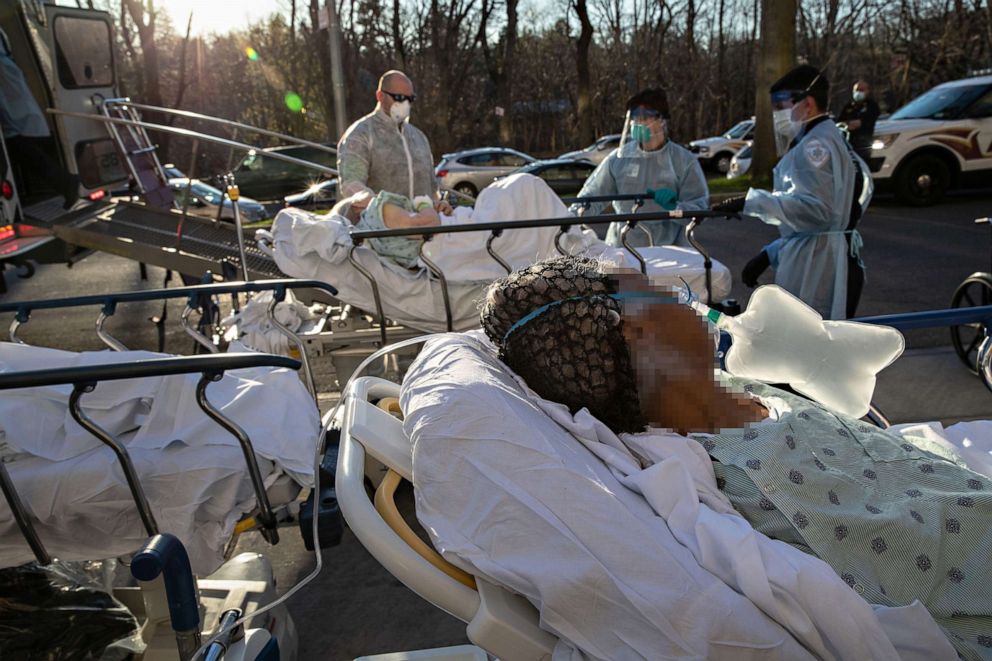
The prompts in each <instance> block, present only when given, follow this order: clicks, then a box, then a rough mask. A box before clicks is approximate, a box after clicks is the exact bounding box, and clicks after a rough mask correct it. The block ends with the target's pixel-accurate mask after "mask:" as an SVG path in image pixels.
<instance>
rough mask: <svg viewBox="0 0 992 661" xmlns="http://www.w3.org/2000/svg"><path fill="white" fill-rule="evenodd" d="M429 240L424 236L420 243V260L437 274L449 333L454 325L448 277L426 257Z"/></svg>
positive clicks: (428, 237)
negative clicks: (425, 248)
mask: <svg viewBox="0 0 992 661" xmlns="http://www.w3.org/2000/svg"><path fill="white" fill-rule="evenodd" d="M430 240H431V237H430V236H425V237H424V240H423V241H422V242H421V244H420V248H419V252H420V261H422V262H423V263H424V265H425V266H427V268H428V270H430V272H431V273H433V274H434V275H435V276H437V279H438V282H440V283H441V298H442V299H443V300H444V318H445V322H446V323H447V329H448V332H449V333H450V332H451V331H452V330H453V328H454V327H453V325H452V322H451V300H450V299H449V298H448V279H447V278H445V277H444V271H442V270H441V268H440V267H439V266H438V265H437V264H435V263H434V262H432V261H431V260H430V259H428V258H427V255H426V254H425V253H424V247H425V246H426V245H427V242H428V241H430Z"/></svg>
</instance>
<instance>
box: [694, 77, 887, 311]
mask: <svg viewBox="0 0 992 661" xmlns="http://www.w3.org/2000/svg"><path fill="white" fill-rule="evenodd" d="M828 91H829V85H828V83H827V79H826V77H825V76H824V75H823V74H822V72H820V71H818V70H817V69H816V68H814V67H812V66H809V65H802V66H798V67H796V68H795V69H793V70H792V71H790V72H789V73H787V74H786V75H785V76H783V77H782V78H780V79H779V80H778V81H777V82H776V83H775V84H774V85H772V87H771V97H772V110H773V115H774V121H775V145H776V148H777V149H778V152H779V155H782V160H780V161H779V163H778V165H776V166H775V170H774V182H773V183H774V186H773V190H772V191H771V192H769V191H766V190H760V189H757V188H752V189H750V190H748V192H747V195H746V196H741V197H737V198H731V199H730V200H727V201H725V202H722V203H720V204H717V205H716V206H715V207H714V209H717V210H720V211H731V212H740V213H743V214H744V215H747V216H755V217H757V218H759V219H761V220H762V221H764V222H766V223H768V224H770V225H777V226H778V230H779V234H780V235H781V236H780V238H779V239H777V240H776V241H774V242H772V243H771V244H769V245H767V246H765V247H764V249H763V250H762V251H761V253H759V254H758V256H757V257H755V258H754V259H752V260H751V261H750V262H749V263H748V264H747V266H745V267H744V272H743V278H742V279H743V281H744V283H745V284H747V285H749V286H752V287H753V286H755V285H756V283H757V279H758V276H759V275H760V274H761V272H762V271H764V270H765V268H767V267H768V266H769V265H771V266H772V267H773V268H774V269H775V284H777V285H779V286H781V287H782V288H783V289H786V290H788V291H789V292H791V293H792V294H794V295H795V296H797V297H799V298H800V299H802V300H803V301H804V302H805V303H807V304H808V305H809V306H810V307H812V308H814V309H815V310H816V311H817V312H819V313H820V314H821V315H822V316H823V318H824V319H845V318H848V317H852V316H854V314H855V311H856V309H857V305H858V300H859V299H860V297H861V287H862V285H863V284H864V264H863V263H862V261H861V235H860V234H859V233H858V230H857V223H858V220H859V219H860V218H861V215H862V214H863V213H864V209H865V208H866V207H867V206H868V202H869V200H870V199H871V193H872V184H871V176H870V175H869V174H868V168H867V166H866V165H865V163H864V162H863V161H862V160H861V159H860V158H859V157H858V156H857V154H855V153H854V150H853V149H852V148H851V146H850V145H849V144H848V143H847V142H846V141H845V140H844V136H843V135H842V134H841V132H840V131H839V130H838V128H837V126H836V124H834V122H833V120H832V119H831V118H830V117H829V116H828V115H827V113H826V107H827V96H828ZM783 154H784V155H783Z"/></svg>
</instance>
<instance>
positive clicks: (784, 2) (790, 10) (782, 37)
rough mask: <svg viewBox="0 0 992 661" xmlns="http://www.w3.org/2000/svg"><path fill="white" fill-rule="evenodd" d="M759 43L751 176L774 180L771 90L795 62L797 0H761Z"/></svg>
mask: <svg viewBox="0 0 992 661" xmlns="http://www.w3.org/2000/svg"><path fill="white" fill-rule="evenodd" d="M759 44H760V45H759V47H758V75H757V89H756V90H755V96H754V116H755V120H756V123H755V131H754V150H753V154H754V157H753V160H752V161H751V177H752V179H758V180H761V179H768V178H770V177H771V172H772V166H773V165H774V164H775V160H776V158H775V140H774V136H773V135H772V128H773V127H772V108H771V99H770V98H769V96H768V88H769V87H771V86H772V83H774V82H775V81H776V80H777V79H778V78H781V77H782V76H783V75H785V73H786V72H787V71H788V70H789V69H791V68H792V66H793V65H794V64H795V61H796V0H762V3H761V41H760V42H759Z"/></svg>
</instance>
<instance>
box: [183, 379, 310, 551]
mask: <svg viewBox="0 0 992 661" xmlns="http://www.w3.org/2000/svg"><path fill="white" fill-rule="evenodd" d="M294 362H295V361H294ZM223 376H224V372H223V370H217V371H205V372H204V373H203V376H201V377H200V380H199V382H197V384H196V403H197V405H199V407H200V409H201V410H202V411H203V412H204V413H206V414H207V417H209V418H210V419H211V420H213V421H214V422H216V423H217V424H218V425H220V426H221V427H223V428H224V429H225V430H227V432H228V433H230V434H231V435H232V436H234V438H235V439H237V441H238V445H240V446H241V452H242V454H244V457H245V464H246V465H247V466H248V476H249V477H250V478H251V486H252V489H254V490H255V500H256V501H257V502H258V511H259V514H258V517H257V518H258V521H259V523H261V524H262V529H261V533H262V537H264V538H265V541H267V542H268V543H269V544H278V543H279V531H278V530H276V517H275V514H273V513H272V506H271V505H270V504H269V495H268V494H267V493H266V491H265V483H264V482H263V481H262V472H261V471H260V470H259V469H258V459H257V458H256V457H255V448H254V447H253V446H252V444H251V439H250V438H248V434H246V433H245V430H243V429H242V428H241V427H239V426H238V425H237V424H236V423H235V422H234V421H233V420H231V419H230V418H228V417H227V416H225V415H224V414H223V413H221V412H220V411H219V410H217V409H216V408H214V407H213V405H212V404H210V401H209V400H207V386H208V385H210V384H211V383H212V382H214V381H220V380H221V378H222V377H223Z"/></svg>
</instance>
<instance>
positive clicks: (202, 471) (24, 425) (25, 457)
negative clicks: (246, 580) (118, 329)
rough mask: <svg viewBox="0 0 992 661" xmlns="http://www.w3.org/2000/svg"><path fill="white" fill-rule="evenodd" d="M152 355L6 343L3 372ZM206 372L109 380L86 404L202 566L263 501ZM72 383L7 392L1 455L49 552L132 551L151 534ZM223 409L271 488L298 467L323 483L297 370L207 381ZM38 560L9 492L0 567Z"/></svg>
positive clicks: (210, 563) (2, 400)
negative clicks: (75, 399) (203, 396)
mask: <svg viewBox="0 0 992 661" xmlns="http://www.w3.org/2000/svg"><path fill="white" fill-rule="evenodd" d="M158 357H162V355H161V354H155V353H151V352H143V351H127V352H119V353H118V352H109V351H100V352H86V353H80V354H75V353H69V352H65V351H57V350H54V349H45V348H38V347H28V346H22V345H16V344H10V343H0V370H2V371H19V370H28V369H44V368H46V367H49V368H53V367H65V366H70V365H92V364H99V363H113V362H129V361H133V360H137V359H142V358H158ZM198 378H199V375H196V374H194V375H187V376H172V377H162V378H150V379H136V380H128V381H113V382H111V381H108V382H104V383H101V384H99V385H98V386H97V388H96V390H94V391H93V392H92V393H87V394H86V395H84V396H83V398H82V404H83V410H84V412H85V413H86V414H87V415H88V416H90V417H91V418H92V419H93V420H94V421H95V422H96V423H97V424H98V425H100V426H101V427H103V428H104V429H106V430H107V431H108V432H110V433H111V434H113V435H114V436H115V437H116V438H117V440H118V441H120V442H122V443H123V444H124V445H125V446H126V447H127V449H128V452H129V453H130V454H131V457H132V460H133V462H134V464H135V468H136V469H137V471H138V474H139V476H140V479H141V484H142V486H143V487H144V489H145V491H146V495H147V496H148V500H149V502H150V505H151V509H152V512H153V514H154V516H155V518H156V520H157V522H158V524H159V527H160V529H161V530H162V531H163V532H170V533H173V534H175V535H177V536H178V537H179V538H180V539H181V540H182V542H183V544H185V545H186V548H187V551H188V552H189V555H190V561H191V562H192V564H193V569H194V571H196V572H197V573H199V574H201V575H203V574H207V573H209V572H211V571H213V569H215V568H216V567H217V566H219V565H220V563H221V560H222V557H221V556H222V552H223V549H224V544H225V543H226V542H227V540H228V539H229V538H230V535H231V531H232V529H233V526H234V523H235V522H236V521H237V520H238V518H240V516H241V515H242V514H243V513H245V512H249V511H251V510H252V509H253V508H254V507H255V499H254V492H253V491H252V488H251V482H250V479H249V477H248V472H247V466H246V464H245V460H244V456H243V454H242V452H241V447H240V445H239V444H238V442H237V440H236V439H235V438H234V437H233V436H231V435H230V434H229V433H228V432H227V431H225V430H224V429H223V428H221V427H220V426H218V425H217V424H216V423H214V422H213V421H212V420H210V419H209V418H207V417H206V415H205V414H204V413H203V412H202V411H201V410H200V408H199V407H198V406H197V404H196V395H195V386H196V381H197V380H198ZM70 391H71V387H69V386H56V387H51V388H33V389H27V390H13V391H4V392H0V458H2V459H3V460H4V461H5V462H6V466H7V470H8V472H9V473H10V476H11V479H12V481H13V482H14V484H15V486H16V488H17V491H18V493H19V494H20V495H21V498H22V500H23V501H24V502H25V505H26V507H27V509H28V510H29V511H30V513H31V514H32V515H33V517H34V519H35V521H37V522H40V523H38V532H39V535H40V537H41V539H42V542H43V543H44V544H45V546H46V548H47V549H48V551H49V553H51V554H52V555H53V556H55V557H58V558H60V559H62V560H93V559H101V558H108V557H114V556H116V555H123V554H126V553H131V552H133V551H134V550H136V549H137V547H138V546H140V545H141V544H142V543H143V542H144V541H145V540H146V539H147V535H146V533H145V530H144V528H143V527H142V525H141V519H140V518H139V515H138V511H137V508H136V506H135V504H134V501H133V499H132V498H131V494H130V491H129V490H128V488H127V483H126V481H125V479H124V475H123V472H122V471H121V468H120V466H119V465H118V464H117V461H116V458H115V456H114V454H113V452H112V451H111V450H110V449H109V448H107V447H106V446H104V445H103V444H102V443H101V442H100V441H99V440H97V439H96V438H94V437H93V436H91V435H90V434H89V433H88V432H86V431H85V430H84V429H82V428H81V427H79V425H77V424H76V422H75V421H74V420H72V419H71V417H70V415H69V412H68V398H69V393H70ZM207 399H208V400H209V401H210V403H211V404H212V405H214V406H215V407H216V408H218V409H220V411H221V412H222V413H223V414H224V415H225V416H228V417H229V418H230V419H232V420H233V421H234V422H235V423H236V424H238V425H239V426H241V427H242V429H244V430H245V431H246V432H247V433H248V435H249V437H250V438H251V440H252V444H253V445H254V448H255V453H256V456H258V458H259V468H260V470H261V471H262V475H263V478H264V479H265V480H266V483H267V484H270V483H271V482H272V481H274V480H275V479H276V478H277V477H278V476H279V475H280V474H282V473H287V474H289V475H290V477H292V478H293V479H294V480H295V481H296V482H298V483H299V484H301V485H303V486H308V485H310V484H312V481H313V468H312V466H313V454H314V451H315V447H316V445H315V443H316V441H317V437H318V434H319V430H320V420H319V414H318V411H317V408H316V406H315V405H314V402H313V399H312V398H311V397H310V395H309V394H308V393H307V390H306V387H305V386H304V385H303V384H302V382H301V381H300V379H299V376H298V375H297V374H296V372H294V371H293V370H286V369H269V368H253V369H249V370H235V371H231V372H228V373H227V374H225V376H224V378H223V379H222V380H221V381H219V382H216V383H212V384H210V385H209V386H208V387H207ZM32 559H33V556H32V555H31V552H30V549H29V547H28V545H27V543H26V542H25V541H24V539H23V537H22V536H21V534H20V532H19V531H18V530H17V527H16V524H15V522H14V520H13V516H12V514H11V512H10V509H9V507H8V505H7V503H6V501H5V500H4V499H3V498H0V566H3V567H6V566H13V565H18V564H22V563H24V562H28V561H30V560H32Z"/></svg>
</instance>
